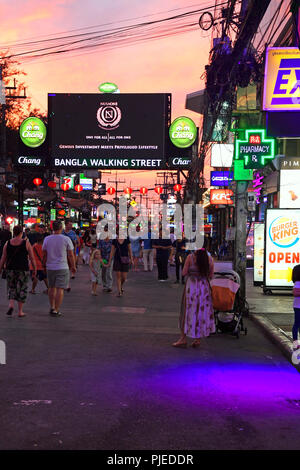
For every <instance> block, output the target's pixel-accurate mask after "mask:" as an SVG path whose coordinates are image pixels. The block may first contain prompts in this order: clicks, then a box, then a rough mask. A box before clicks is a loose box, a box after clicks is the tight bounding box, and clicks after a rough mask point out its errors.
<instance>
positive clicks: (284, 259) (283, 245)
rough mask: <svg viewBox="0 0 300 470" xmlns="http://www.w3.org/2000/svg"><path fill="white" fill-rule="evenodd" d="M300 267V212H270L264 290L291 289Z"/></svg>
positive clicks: (267, 225)
mask: <svg viewBox="0 0 300 470" xmlns="http://www.w3.org/2000/svg"><path fill="white" fill-rule="evenodd" d="M297 264H300V209H267V212H266V240H265V273H264V286H265V287H268V288H276V287H277V288H280V287H283V288H287V287H292V286H293V283H292V271H293V267H294V266H295V265H297Z"/></svg>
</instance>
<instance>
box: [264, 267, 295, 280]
mask: <svg viewBox="0 0 300 470" xmlns="http://www.w3.org/2000/svg"><path fill="white" fill-rule="evenodd" d="M292 274H293V270H292V268H287V269H271V270H270V279H285V280H286V281H287V282H291V280H292Z"/></svg>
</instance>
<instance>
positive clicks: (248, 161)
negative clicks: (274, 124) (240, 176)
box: [234, 129, 275, 169]
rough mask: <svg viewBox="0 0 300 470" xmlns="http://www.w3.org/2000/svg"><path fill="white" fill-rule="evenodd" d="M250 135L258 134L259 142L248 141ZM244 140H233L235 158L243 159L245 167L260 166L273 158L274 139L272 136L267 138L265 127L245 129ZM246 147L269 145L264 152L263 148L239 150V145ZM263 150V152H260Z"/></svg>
mask: <svg viewBox="0 0 300 470" xmlns="http://www.w3.org/2000/svg"><path fill="white" fill-rule="evenodd" d="M252 135H259V136H260V141H261V142H260V143H252V142H251V143H250V142H249V141H250V137H251V136H252ZM245 136H246V138H245V140H243V139H236V140H235V152H234V153H235V156H234V159H235V160H242V159H243V160H244V162H245V168H248V169H249V168H260V167H262V166H264V165H265V164H266V163H268V161H269V160H273V158H274V157H275V139H274V138H272V137H269V138H267V136H266V129H245ZM243 145H244V146H245V147H246V146H247V147H261V148H262V149H263V147H265V146H266V145H269V149H268V150H267V151H266V152H264V150H262V151H260V150H255V149H253V151H250V149H249V151H248V152H247V151H244V152H241V146H243ZM262 152H263V153H262Z"/></svg>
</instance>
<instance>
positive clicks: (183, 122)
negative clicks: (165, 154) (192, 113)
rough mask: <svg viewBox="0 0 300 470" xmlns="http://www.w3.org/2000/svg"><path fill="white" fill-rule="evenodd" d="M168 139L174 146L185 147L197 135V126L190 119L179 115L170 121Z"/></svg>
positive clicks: (191, 143) (192, 141) (191, 142)
mask: <svg viewBox="0 0 300 470" xmlns="http://www.w3.org/2000/svg"><path fill="white" fill-rule="evenodd" d="M169 136H170V140H171V142H172V144H173V145H175V147H179V148H187V147H190V146H191V145H193V143H194V142H195V140H196V137H197V127H196V124H195V123H194V121H192V119H190V118H188V117H185V116H181V117H178V118H177V119H175V121H173V122H172V124H171V126H170V129H169Z"/></svg>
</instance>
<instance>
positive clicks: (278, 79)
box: [263, 47, 300, 111]
mask: <svg viewBox="0 0 300 470" xmlns="http://www.w3.org/2000/svg"><path fill="white" fill-rule="evenodd" d="M263 109H264V110H265V111H300V50H299V49H298V48H297V47H270V48H268V49H267V53H266V64H265V78H264V100H263Z"/></svg>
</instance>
